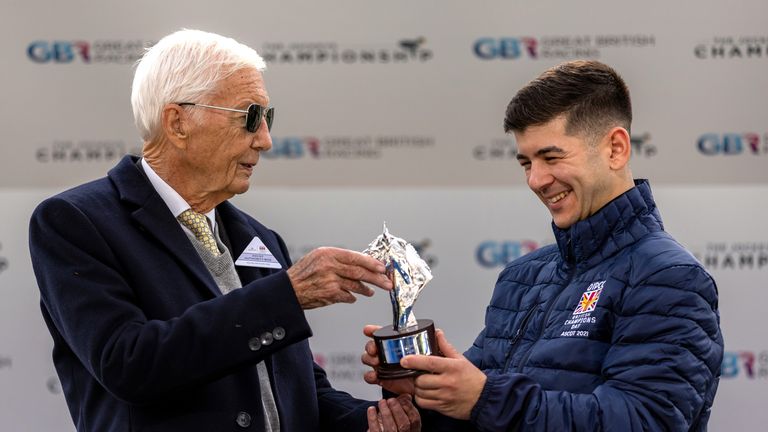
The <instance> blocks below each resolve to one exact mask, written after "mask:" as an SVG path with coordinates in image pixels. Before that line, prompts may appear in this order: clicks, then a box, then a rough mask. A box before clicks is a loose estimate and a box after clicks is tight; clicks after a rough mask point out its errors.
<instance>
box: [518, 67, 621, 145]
mask: <svg viewBox="0 0 768 432" xmlns="http://www.w3.org/2000/svg"><path fill="white" fill-rule="evenodd" d="M561 115H565V119H566V128H565V132H566V133H567V134H569V135H577V134H578V135H581V136H584V137H588V138H596V137H598V136H600V135H602V134H603V133H605V132H607V131H608V129H610V128H612V127H615V126H621V127H623V128H625V129H626V130H627V132H629V128H630V125H631V123H632V103H631V101H630V98H629V89H628V88H627V85H626V84H625V83H624V80H623V79H621V76H619V74H618V73H616V71H615V70H613V69H612V68H611V67H610V66H608V65H605V64H603V63H600V62H598V61H594V60H574V61H570V62H566V63H562V64H560V65H557V66H555V67H553V68H551V69H548V70H547V71H545V72H544V73H542V74H541V75H540V76H539V77H538V78H536V79H535V80H533V81H531V82H530V83H528V85H526V86H525V87H523V88H522V89H520V91H518V92H517V94H516V95H515V97H514V98H512V101H511V102H510V103H509V105H507V112H506V115H505V116H504V132H524V131H525V130H526V129H527V128H528V127H529V126H539V125H543V124H545V123H548V122H550V121H551V120H554V119H555V118H556V117H559V116H561Z"/></svg>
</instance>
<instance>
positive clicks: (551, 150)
mask: <svg viewBox="0 0 768 432" xmlns="http://www.w3.org/2000/svg"><path fill="white" fill-rule="evenodd" d="M546 153H565V150H563V149H561V148H560V147H558V146H554V145H551V146H547V147H544V148H541V149H539V150H538V151H537V152H536V154H535V156H542V155H544V154H546ZM529 159H530V158H529V157H528V156H526V155H523V154H520V153H518V154H517V160H519V161H520V160H529Z"/></svg>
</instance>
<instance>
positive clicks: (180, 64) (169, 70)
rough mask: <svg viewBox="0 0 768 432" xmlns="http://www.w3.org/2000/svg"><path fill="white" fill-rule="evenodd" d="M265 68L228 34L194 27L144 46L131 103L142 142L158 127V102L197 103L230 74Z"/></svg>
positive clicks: (161, 106) (255, 54) (159, 114)
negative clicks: (209, 31)
mask: <svg viewBox="0 0 768 432" xmlns="http://www.w3.org/2000/svg"><path fill="white" fill-rule="evenodd" d="M246 68H254V69H256V70H258V71H263V70H264V69H266V64H265V63H264V59H263V58H261V56H260V55H259V54H258V53H257V52H256V51H255V50H254V49H253V48H250V47H248V46H246V45H243V44H241V43H240V42H237V41H236V40H234V39H231V38H228V37H224V36H221V35H218V34H215V33H208V32H204V31H200V30H187V29H183V30H179V31H177V32H175V33H171V34H169V35H168V36H166V37H164V38H162V39H160V41H159V42H158V43H157V44H155V45H154V46H152V47H151V48H149V49H147V51H146V52H145V53H144V56H143V57H142V58H141V60H139V61H138V63H137V66H136V73H135V74H134V76H133V87H132V89H131V105H132V106H133V117H134V120H135V122H136V127H137V128H138V129H139V133H140V134H141V137H142V139H143V140H144V141H145V142H148V141H151V140H152V139H154V138H156V137H157V136H158V134H159V132H160V122H161V116H162V110H163V107H164V106H165V105H166V104H168V103H174V102H197V103H200V102H202V98H204V97H205V95H207V94H209V93H211V92H212V91H214V90H215V88H216V87H217V85H218V84H219V83H220V82H221V81H222V80H224V79H226V78H228V77H229V76H231V75H232V74H233V73H235V72H237V71H239V70H242V69H246Z"/></svg>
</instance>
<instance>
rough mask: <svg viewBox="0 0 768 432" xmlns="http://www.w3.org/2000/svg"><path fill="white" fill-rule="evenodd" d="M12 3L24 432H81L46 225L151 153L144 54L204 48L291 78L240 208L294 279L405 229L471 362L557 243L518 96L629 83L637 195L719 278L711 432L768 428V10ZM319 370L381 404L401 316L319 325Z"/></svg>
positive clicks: (269, 78) (10, 412) (7, 351)
mask: <svg viewBox="0 0 768 432" xmlns="http://www.w3.org/2000/svg"><path fill="white" fill-rule="evenodd" d="M737 3H738V6H737V5H736V3H735V2H716V1H704V2H702V1H696V2H694V1H680V2H674V3H670V2H661V1H658V0H654V1H647V2H627V1H619V2H607V1H598V0H584V1H581V2H566V1H554V0H545V1H539V2H535V3H533V2H519V1H486V2H475V3H471V4H470V3H467V2H456V1H435V0H432V1H422V2H406V1H402V0H395V1H390V2H386V3H373V2H359V1H328V2H322V3H321V2H310V1H308V0H304V1H298V0H294V1H281V2H253V3H249V4H246V3H244V2H240V1H231V0H228V1H220V2H216V3H215V4H214V3H203V2H180V1H177V0H172V1H166V2H148V1H134V2H122V3H117V2H101V3H97V4H91V3H90V2H86V1H83V0H77V1H74V0H73V1H69V2H43V1H39V0H27V1H24V2H22V1H15V0H13V1H12V0H3V1H2V3H1V4H0V8H1V9H0V36H1V37H0V52H2V53H3V57H4V60H5V61H4V62H3V72H2V75H0V76H1V77H2V79H0V94H1V95H2V98H0V126H2V131H3V137H4V142H3V143H2V145H0V164H1V165H0V166H1V167H2V169H0V202H2V203H3V204H2V206H0V293H2V295H3V296H2V298H3V300H2V302H0V430H14V431H70V430H72V429H73V428H72V426H71V421H70V420H69V415H68V413H67V411H66V406H65V404H64V400H63V396H62V395H61V391H60V388H59V386H58V381H57V379H56V376H55V371H54V369H53V365H52V362H51V359H50V349H51V345H52V343H51V340H50V336H49V335H48V333H47V331H46V330H45V327H44V324H43V322H42V318H41V316H40V312H39V306H38V299H39V294H38V292H37V287H36V284H35V281H34V277H33V275H32V273H31V265H30V263H29V254H28V248H27V222H28V219H29V215H30V214H31V212H32V209H33V208H34V207H35V206H36V205H37V203H39V202H40V201H41V200H43V199H44V198H45V197H48V196H50V195H52V194H54V193H56V192H58V191H61V190H63V189H65V188H68V187H71V186H74V185H76V184H79V183H82V182H84V181H87V180H90V179H93V178H97V177H100V176H103V175H104V173H105V172H106V171H107V170H108V169H109V168H110V167H111V166H112V165H114V163H115V162H116V161H117V160H119V158H120V157H121V156H122V155H123V154H125V153H127V152H135V151H138V149H139V148H140V142H139V139H138V135H137V133H136V132H135V130H134V127H133V122H132V115H131V111H130V102H129V92H130V83H131V79H132V73H133V69H132V63H133V61H134V60H135V59H136V57H137V56H138V55H139V54H140V52H141V47H142V46H144V45H147V44H151V43H152V42H153V41H156V40H157V39H159V38H160V37H162V36H163V35H165V34H167V33H169V32H171V31H174V30H176V29H179V28H182V27H187V28H200V29H204V30H209V31H214V32H218V33H222V34H225V35H228V36H232V37H235V38H236V39H238V40H240V41H242V42H244V43H247V44H249V45H251V46H253V47H254V48H256V49H257V50H258V51H259V52H261V53H262V54H263V55H264V56H265V57H266V58H267V60H268V64H269V67H268V70H267V72H266V75H265V78H266V82H267V88H268V90H269V92H270V96H271V99H272V101H273V103H274V105H275V106H276V107H277V119H276V123H275V127H274V129H273V140H274V149H273V151H272V152H270V154H265V155H264V156H265V157H264V158H263V159H262V160H261V162H260V164H259V166H258V168H257V172H256V174H255V175H254V178H253V182H252V184H253V186H252V189H251V191H250V192H248V193H247V194H246V195H243V196H240V197H237V198H236V199H235V201H236V203H237V204H238V205H239V206H240V207H241V208H243V209H245V210H246V211H248V212H250V213H251V214H252V215H254V216H255V217H256V218H258V219H260V220H261V221H262V222H264V223H265V224H267V225H268V226H270V227H272V228H274V229H276V230H277V231H279V232H280V233H281V234H282V235H283V236H284V238H285V239H286V241H287V242H288V244H289V247H290V248H291V250H292V254H293V257H294V260H295V259H297V258H298V257H299V256H301V255H302V254H303V253H305V252H306V251H307V250H309V249H311V248H313V247H316V246H319V245H337V246H344V247H348V248H352V249H357V250H362V249H363V248H365V246H366V245H367V244H368V242H369V241H370V240H371V239H372V238H373V237H374V236H376V235H377V234H378V233H379V232H380V230H381V222H382V221H383V220H386V221H387V223H388V225H389V227H390V230H391V231H392V232H393V233H394V234H396V235H399V236H401V237H405V238H407V239H409V240H410V241H412V242H414V244H416V245H417V246H419V247H420V248H421V252H422V254H423V256H425V257H426V258H427V259H428V260H430V262H431V264H432V266H433V271H434V274H435V279H434V281H433V282H432V283H430V285H429V286H427V288H426V289H425V291H424V292H423V295H422V297H421V298H420V300H419V302H418V303H417V305H416V308H415V311H416V315H417V317H424V318H432V319H434V320H435V321H436V322H437V323H438V325H439V326H440V327H442V328H443V329H445V331H446V333H447V334H448V336H449V338H450V339H451V341H452V342H453V343H454V344H455V345H456V346H457V347H459V348H462V349H464V348H466V347H468V346H469V344H470V343H471V342H472V340H473V339H474V337H475V335H476V334H477V332H478V331H479V330H480V328H481V326H482V318H483V314H484V311H485V305H486V304H487V302H488V299H489V297H490V294H491V290H492V287H493V284H494V282H495V279H496V275H497V274H498V272H499V271H500V270H501V268H502V266H503V264H504V263H505V262H506V261H508V260H511V259H514V258H516V257H518V256H520V255H521V254H524V253H527V252H529V251H530V250H532V249H534V248H536V247H539V246H541V245H542V244H546V243H548V242H550V241H551V238H552V237H551V231H550V228H549V216H548V214H547V213H546V211H545V209H544V208H543V207H542V206H541V205H540V204H539V203H538V201H537V200H536V199H535V198H534V197H533V195H532V194H531V193H530V192H529V191H528V190H527V188H526V187H525V184H524V181H523V180H524V176H523V173H522V172H521V170H520V168H519V167H518V166H517V163H516V162H515V160H514V155H515V143H514V140H513V139H512V138H511V137H509V136H505V135H504V134H503V131H502V126H501V124H502V118H503V112H504V108H505V106H506V104H507V102H508V101H509V99H510V98H511V97H512V95H513V94H514V93H515V91H516V90H517V89H518V88H519V87H521V86H522V85H524V84H525V83H526V82H528V81H529V80H530V79H532V78H533V77H535V76H536V75H538V74H539V73H540V72H541V71H543V70H544V69H546V68H547V67H550V66H552V65H554V64H557V63H559V62H561V61H563V60H567V59H572V58H582V57H587V58H597V59H599V60H602V61H604V62H606V63H609V64H611V65H612V66H614V67H615V68H616V69H617V70H618V71H619V72H620V73H621V74H622V75H623V76H624V78H625V80H626V81H627V83H628V85H629V86H630V89H631V91H632V95H633V101H634V107H635V108H634V113H635V121H634V123H633V131H632V136H633V142H634V144H635V147H634V150H635V152H634V156H633V161H632V165H633V168H634V172H635V174H636V176H637V177H648V178H650V179H651V183H652V185H653V186H654V192H655V195H656V197H657V201H658V203H659V206H660V208H661V212H662V216H663V217H664V218H665V221H666V224H667V229H668V230H669V231H670V232H671V233H672V234H673V235H675V236H676V237H677V238H678V240H680V242H681V243H683V244H684V245H685V246H687V247H688V248H689V249H690V250H691V251H692V252H693V253H694V254H696V255H697V256H698V257H699V258H700V259H701V260H702V262H704V263H705V265H706V266H707V267H708V268H709V269H710V271H711V272H712V274H713V275H714V276H715V279H716V280H717V282H718V285H719V289H720V306H721V318H722V328H723V332H724V336H725V341H726V351H727V353H726V357H725V361H724V363H723V369H722V370H723V378H722V379H721V383H720V390H719V392H718V395H717V398H716V400H715V405H714V411H713V418H712V420H711V422H710V428H711V430H714V431H719V430H725V429H726V427H729V428H735V429H737V430H763V429H764V424H765V423H766V422H767V421H768V412H767V411H766V410H765V409H763V405H764V401H765V400H768V343H767V342H766V339H765V337H764V336H762V335H761V334H760V332H761V329H762V328H763V327H764V326H763V325H762V322H761V321H760V317H761V316H763V310H764V309H765V308H766V306H768V284H767V283H766V282H765V281H766V275H767V274H768V226H767V225H766V224H765V223H764V220H765V214H766V213H767V212H768V199H767V198H768V169H767V168H768V166H767V165H768V163H766V161H768V122H766V118H768V108H766V100H768V73H767V72H768V31H766V27H765V22H764V21H765V17H766V16H768V4H767V3H766V2H765V1H764V0H749V1H746V0H745V1H740V2H737ZM308 315H309V317H310V320H311V322H312V325H313V327H314V330H315V336H314V337H313V338H312V340H311V344H312V347H313V350H314V351H315V353H316V356H317V360H318V362H320V363H322V364H323V365H324V366H325V367H326V369H327V370H328V372H329V375H330V378H331V380H332V382H333V383H334V384H335V385H336V386H337V387H339V388H342V389H345V390H348V391H350V392H352V393H354V394H356V395H359V396H363V397H369V398H375V397H377V395H378V390H377V389H375V388H373V387H370V386H367V385H366V384H364V383H363V382H362V379H361V374H362V371H363V368H362V366H361V365H360V364H359V354H360V352H361V349H362V346H363V343H364V338H363V337H362V335H361V328H362V326H363V325H364V324H366V323H378V324H385V323H387V322H389V320H390V316H389V315H390V306H389V300H388V298H387V296H385V295H381V294H379V295H377V296H374V297H373V298H371V299H361V300H359V301H358V302H357V303H356V304H354V305H335V306H331V307H328V308H325V309H322V310H316V311H311V312H309V314H308Z"/></svg>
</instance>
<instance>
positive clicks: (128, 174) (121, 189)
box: [107, 156, 221, 296]
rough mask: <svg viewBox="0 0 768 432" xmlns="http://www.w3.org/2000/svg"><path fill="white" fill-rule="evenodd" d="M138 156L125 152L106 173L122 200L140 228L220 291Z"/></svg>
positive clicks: (213, 289)
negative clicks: (155, 187) (151, 181)
mask: <svg viewBox="0 0 768 432" xmlns="http://www.w3.org/2000/svg"><path fill="white" fill-rule="evenodd" d="M138 160H139V158H138V157H136V156H125V157H124V158H123V159H122V160H121V161H120V162H119V163H118V164H117V165H116V166H115V167H114V168H112V169H111V170H110V171H109V173H107V177H108V178H109V179H110V181H112V184H114V186H115V188H116V189H117V191H118V194H119V196H120V200H121V201H123V202H124V203H126V204H127V205H128V208H131V210H130V211H131V217H132V218H133V220H134V221H135V222H136V223H137V224H138V226H139V227H140V229H141V230H143V231H145V232H146V233H148V234H149V235H151V236H153V237H154V239H155V240H156V241H157V242H158V243H160V244H161V245H162V246H163V247H164V248H166V249H167V250H168V252H169V253H170V254H171V255H173V256H175V257H176V259H177V260H178V261H179V262H180V263H181V265H183V266H184V267H186V268H187V270H188V271H189V272H190V273H192V274H193V275H194V276H195V277H197V278H198V279H199V280H200V281H202V282H203V283H204V285H205V287H206V288H207V290H208V291H210V293H211V294H213V295H214V296H219V295H221V292H220V291H219V289H218V287H217V285H216V281H215V280H214V279H213V277H212V276H211V274H210V272H209V271H208V270H207V269H206V267H205V264H204V263H203V261H202V260H201V259H200V255H199V254H198V253H197V251H196V250H195V248H194V246H193V245H192V243H190V241H189V239H188V238H187V236H186V234H184V231H183V230H182V228H181V226H179V222H178V221H177V220H176V218H175V217H174V216H173V214H172V213H171V211H170V210H169V209H168V206H167V205H166V204H165V202H164V201H163V199H162V198H161V197H160V195H159V194H158V193H157V191H155V189H154V188H153V187H152V184H151V183H150V182H149V179H147V177H146V175H145V174H144V172H143V171H142V170H141V168H140V167H139V166H138V165H137V162H138Z"/></svg>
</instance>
